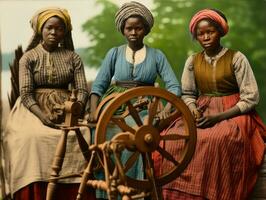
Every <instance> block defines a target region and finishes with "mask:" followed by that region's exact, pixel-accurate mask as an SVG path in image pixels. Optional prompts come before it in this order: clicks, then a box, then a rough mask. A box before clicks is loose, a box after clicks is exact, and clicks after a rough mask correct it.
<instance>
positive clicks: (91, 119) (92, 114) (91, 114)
mask: <svg viewBox="0 0 266 200" xmlns="http://www.w3.org/2000/svg"><path fill="white" fill-rule="evenodd" d="M84 119H85V120H86V121H88V122H95V121H97V119H96V117H95V110H90V111H89V112H88V113H86V114H85V117H84Z"/></svg>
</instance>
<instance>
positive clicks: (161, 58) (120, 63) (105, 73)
mask: <svg viewBox="0 0 266 200" xmlns="http://www.w3.org/2000/svg"><path fill="white" fill-rule="evenodd" d="M125 52H126V45H122V46H119V47H114V48H112V49H110V50H109V51H108V53H107V54H106V56H105V58H104V60H103V63H102V65H101V68H100V71H99V72H98V74H97V76H96V79H95V81H94V82H93V85H92V91H91V93H94V94H97V95H99V96H102V95H103V94H104V93H105V92H106V90H107V89H108V87H109V85H110V83H111V80H112V79H113V80H116V81H129V80H134V81H139V82H143V83H147V84H154V82H155V80H156V78H157V75H159V76H160V78H161V79H162V80H163V81H164V83H165V87H166V89H167V90H168V91H169V92H172V93H173V94H175V95H177V96H181V87H180V84H179V82H178V80H177V78H176V76H175V73H174V71H173V69H172V67H171V66H170V64H169V62H168V61H167V59H166V56H165V55H164V54H163V53H162V52H161V51H160V50H158V49H154V48H150V47H147V46H146V57H145V59H144V61H143V62H142V63H139V64H137V65H136V66H135V70H134V72H133V64H131V63H129V62H128V61H127V60H126V54H125Z"/></svg>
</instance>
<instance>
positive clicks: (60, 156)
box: [46, 129, 69, 200]
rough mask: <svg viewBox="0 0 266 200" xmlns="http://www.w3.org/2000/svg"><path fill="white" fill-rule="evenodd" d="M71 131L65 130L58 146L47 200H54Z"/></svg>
mask: <svg viewBox="0 0 266 200" xmlns="http://www.w3.org/2000/svg"><path fill="white" fill-rule="evenodd" d="M68 132H69V130H66V129H65V130H63V131H62V135H61V137H60V139H59V142H58V144H57V146H56V150H55V156H54V160H53V164H52V172H51V175H50V179H49V183H48V186H47V194H46V200H53V197H54V193H55V189H56V186H57V185H56V184H57V182H58V179H57V178H58V177H59V173H60V171H61V169H62V165H63V161H64V157H65V153H66V144H67V134H68Z"/></svg>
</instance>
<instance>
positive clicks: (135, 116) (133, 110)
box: [126, 101, 143, 126]
mask: <svg viewBox="0 0 266 200" xmlns="http://www.w3.org/2000/svg"><path fill="white" fill-rule="evenodd" d="M126 104H127V106H128V110H129V113H130V115H131V116H132V117H133V119H134V120H135V122H136V124H137V125H138V126H142V125H143V124H142V121H141V119H140V116H139V113H138V111H137V110H136V108H135V107H134V106H133V105H132V103H131V102H130V101H127V102H126Z"/></svg>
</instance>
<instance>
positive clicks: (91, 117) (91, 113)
mask: <svg viewBox="0 0 266 200" xmlns="http://www.w3.org/2000/svg"><path fill="white" fill-rule="evenodd" d="M99 98H100V97H99V96H98V95H96V94H91V96H90V99H89V101H88V103H87V106H86V107H87V108H86V109H87V113H86V114H85V116H84V119H85V120H87V121H88V122H96V121H97V119H96V116H95V114H96V109H97V104H98V101H99Z"/></svg>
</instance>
